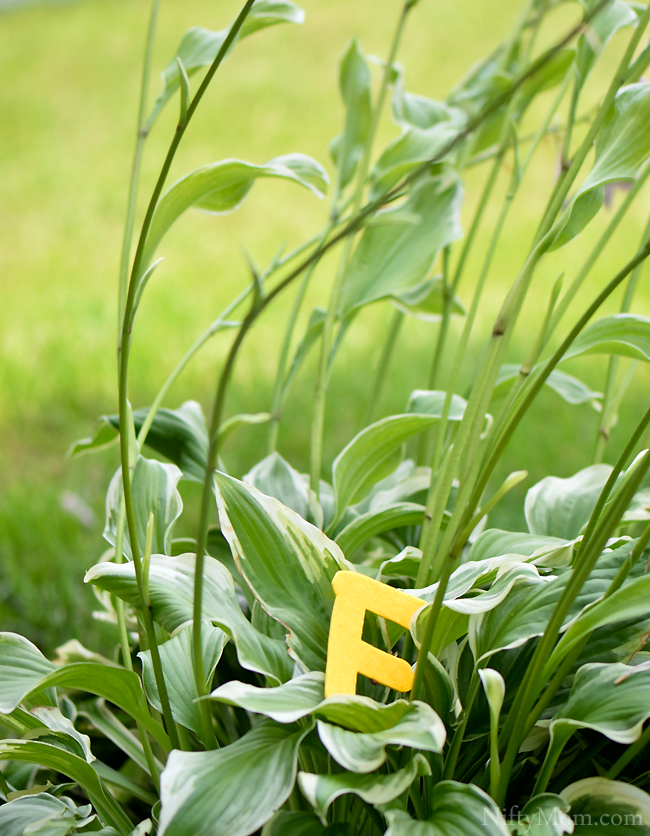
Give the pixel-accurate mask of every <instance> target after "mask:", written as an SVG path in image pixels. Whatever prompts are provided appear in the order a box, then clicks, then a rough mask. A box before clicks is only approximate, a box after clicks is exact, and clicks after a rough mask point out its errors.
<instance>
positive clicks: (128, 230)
mask: <svg viewBox="0 0 650 836" xmlns="http://www.w3.org/2000/svg"><path fill="white" fill-rule="evenodd" d="M159 6H160V0H153V3H152V4H151V12H150V15H149V26H148V29H147V40H146V46H145V51H144V62H143V66H142V79H141V82H140V102H139V105H138V129H137V134H136V141H135V151H134V152H133V163H132V166H131V180H130V183H129V197H128V201H127V209H126V222H125V224H124V236H123V239H122V253H121V256H120V280H119V298H118V318H117V322H118V334H117V338H118V342H119V341H120V337H121V329H122V322H123V321H124V307H125V305H126V292H127V286H128V278H129V256H130V253H131V242H132V241H133V229H134V225H135V210H136V206H137V202H138V186H139V183H140V167H141V163H142V152H143V150H144V144H145V142H146V140H147V136H148V131H147V130H146V128H145V122H146V115H147V99H148V95H149V79H150V77H151V56H152V53H153V43H154V36H155V33H156V22H157V19H158V8H159Z"/></svg>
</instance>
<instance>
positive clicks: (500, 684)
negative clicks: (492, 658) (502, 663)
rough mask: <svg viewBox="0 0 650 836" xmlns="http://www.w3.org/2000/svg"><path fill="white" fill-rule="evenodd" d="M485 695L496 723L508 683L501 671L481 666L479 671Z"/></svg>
mask: <svg viewBox="0 0 650 836" xmlns="http://www.w3.org/2000/svg"><path fill="white" fill-rule="evenodd" d="M478 675H479V676H480V678H481V684H482V685H483V690H484V691H485V696H486V698H487V701H488V705H489V707H490V715H491V716H492V720H493V722H494V723H495V724H498V722H499V716H500V715H501V709H502V708H503V700H504V699H505V695H506V683H505V680H504V678H503V676H502V675H501V674H500V673H499V671H495V670H493V669H492V668H481V669H480V670H479V672H478Z"/></svg>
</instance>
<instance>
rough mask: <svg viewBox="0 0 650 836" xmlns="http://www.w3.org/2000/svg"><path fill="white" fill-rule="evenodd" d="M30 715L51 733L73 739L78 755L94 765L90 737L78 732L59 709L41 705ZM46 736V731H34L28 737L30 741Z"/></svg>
mask: <svg viewBox="0 0 650 836" xmlns="http://www.w3.org/2000/svg"><path fill="white" fill-rule="evenodd" d="M30 713H31V714H32V716H34V717H36V718H37V720H39V721H40V722H41V723H42V724H43V726H45V728H46V729H48V730H49V731H51V732H54V733H55V734H62V735H67V736H68V737H71V738H72V740H74V742H75V744H76V745H75V746H74V748H75V749H76V750H77V752H76V754H78V755H80V756H81V757H83V758H84V759H85V760H86V762H87V763H92V762H93V761H94V760H95V756H94V755H93V753H92V752H91V751H90V738H89V737H88V735H87V734H82V733H81V732H79V731H77V729H75V727H74V724H73V723H72V721H71V720H68V718H67V717H65V716H64V715H63V714H62V713H61V712H60V711H59V709H58V708H54V707H53V706H50V705H39V706H36V708H33V709H32V710H31V712H30ZM45 734H46V732H44V729H34V730H33V731H32V732H30V733H28V734H27V735H26V737H29V739H34V738H36V737H39V738H41V739H42V737H44V736H45ZM68 748H69V747H68Z"/></svg>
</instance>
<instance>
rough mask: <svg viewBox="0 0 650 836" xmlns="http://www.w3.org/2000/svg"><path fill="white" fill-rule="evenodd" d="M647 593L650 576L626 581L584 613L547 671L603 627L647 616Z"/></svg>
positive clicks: (568, 632)
mask: <svg viewBox="0 0 650 836" xmlns="http://www.w3.org/2000/svg"><path fill="white" fill-rule="evenodd" d="M648 594H650V575H643V576H642V577H640V578H634V579H632V580H629V581H627V582H626V583H625V584H624V585H623V586H622V587H621V589H618V590H617V591H616V592H614V593H613V595H610V596H609V598H605V600H603V601H600V602H599V603H597V604H596V605H595V606H593V607H592V608H591V609H589V610H587V612H585V613H582V614H581V615H580V617H579V618H577V619H576V620H575V621H574V622H573V624H571V625H570V626H569V628H568V629H567V631H566V633H565V634H564V635H563V636H562V638H561V639H560V641H559V642H558V644H557V645H556V647H555V649H554V650H553V653H552V654H551V656H550V658H549V660H548V662H547V663H546V670H553V667H554V666H555V665H557V664H558V663H559V661H561V660H562V659H563V658H564V657H565V656H566V654H567V653H568V652H569V650H571V648H572V647H574V646H575V645H576V644H577V643H578V642H579V641H580V639H582V638H583V637H584V636H586V635H588V634H589V633H591V632H592V630H596V629H598V628H600V627H605V626H606V625H608V624H616V623H617V622H622V621H628V620H631V619H637V618H639V619H640V618H643V617H647V615H648Z"/></svg>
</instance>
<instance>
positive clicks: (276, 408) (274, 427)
mask: <svg viewBox="0 0 650 836" xmlns="http://www.w3.org/2000/svg"><path fill="white" fill-rule="evenodd" d="M332 228H333V223H330V224H329V225H328V227H327V229H326V230H325V232H324V233H323V235H322V237H321V239H320V242H319V244H318V249H320V248H322V247H323V245H324V244H325V242H326V241H327V238H328V236H329V234H330V232H331V231H332ZM317 265H318V261H312V263H311V264H310V266H309V267H308V269H307V270H306V271H305V274H304V276H303V279H302V282H301V283H300V287H299V288H298V293H297V294H296V298H295V299H294V303H293V307H292V308H291V313H290V314H289V321H288V323H287V327H286V329H285V332H284V339H283V341H282V348H281V349H280V359H279V360H278V371H277V374H276V377H275V386H274V389H273V405H272V407H271V416H272V417H271V421H270V423H269V441H268V449H267V453H268V455H270V454H271V453H273V452H274V451H275V448H276V445H277V441H278V432H279V430H280V421H281V420H282V408H283V404H284V399H285V375H286V371H287V363H288V361H289V351H290V349H291V340H292V338H293V332H294V330H295V327H296V322H297V320H298V314H299V313H300V309H301V307H302V303H303V301H304V298H305V294H306V292H307V288H308V286H309V282H310V281H311V277H312V276H313V274H314V270H315V269H316V267H317Z"/></svg>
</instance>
